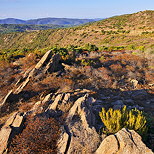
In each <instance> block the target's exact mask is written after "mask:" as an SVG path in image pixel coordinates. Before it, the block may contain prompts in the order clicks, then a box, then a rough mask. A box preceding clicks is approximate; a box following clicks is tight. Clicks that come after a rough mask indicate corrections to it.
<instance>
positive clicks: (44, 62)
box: [0, 50, 60, 108]
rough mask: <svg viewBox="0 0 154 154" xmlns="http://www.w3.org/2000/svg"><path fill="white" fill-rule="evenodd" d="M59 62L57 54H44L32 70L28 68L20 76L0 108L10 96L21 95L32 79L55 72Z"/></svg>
mask: <svg viewBox="0 0 154 154" xmlns="http://www.w3.org/2000/svg"><path fill="white" fill-rule="evenodd" d="M59 60H60V55H59V54H55V55H52V51H51V50H49V51H48V52H46V54H45V55H44V56H43V57H42V58H41V60H40V61H39V62H38V63H37V64H36V66H35V67H34V68H29V69H28V70H27V71H26V72H25V73H24V74H23V76H21V78H20V79H19V80H18V81H17V83H16V84H15V86H17V88H14V89H13V90H10V91H9V92H8V94H7V95H6V96H5V98H4V99H3V101H2V103H0V108H1V107H2V106H3V105H4V104H5V103H6V102H7V101H8V100H9V98H10V96H12V95H14V94H15V95H17V94H19V93H21V92H22V91H23V89H24V88H25V87H26V85H27V84H28V83H29V82H30V80H31V79H32V78H33V79H35V78H38V76H39V78H40V77H42V76H43V75H44V74H46V73H47V72H50V73H52V72H54V71H55V70H57V68H58V65H59Z"/></svg>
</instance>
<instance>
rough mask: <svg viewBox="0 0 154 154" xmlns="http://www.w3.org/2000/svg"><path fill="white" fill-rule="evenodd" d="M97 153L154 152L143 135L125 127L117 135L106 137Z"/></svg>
mask: <svg viewBox="0 0 154 154" xmlns="http://www.w3.org/2000/svg"><path fill="white" fill-rule="evenodd" d="M95 153H96V154H115V153H116V154H153V152H152V151H151V150H150V149H149V148H147V147H146V145H145V144H144V143H143V142H142V140H141V137H140V136H139V135H138V134H137V133H136V132H135V131H134V130H127V129H125V128H123V129H122V130H120V131H119V132H118V133H116V134H115V135H110V136H108V137H106V138H105V139H104V140H103V141H102V143H101V144H100V146H99V148H98V149H97V150H96V152H95Z"/></svg>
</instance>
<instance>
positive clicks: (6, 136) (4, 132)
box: [0, 126, 12, 154]
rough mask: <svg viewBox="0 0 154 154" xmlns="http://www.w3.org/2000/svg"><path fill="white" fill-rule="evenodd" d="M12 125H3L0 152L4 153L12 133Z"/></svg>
mask: <svg viewBox="0 0 154 154" xmlns="http://www.w3.org/2000/svg"><path fill="white" fill-rule="evenodd" d="M11 131H12V129H11V127H10V126H8V127H2V128H1V131H0V154H3V153H4V152H5V150H6V149H7V146H8V141H9V137H10V135H11Z"/></svg>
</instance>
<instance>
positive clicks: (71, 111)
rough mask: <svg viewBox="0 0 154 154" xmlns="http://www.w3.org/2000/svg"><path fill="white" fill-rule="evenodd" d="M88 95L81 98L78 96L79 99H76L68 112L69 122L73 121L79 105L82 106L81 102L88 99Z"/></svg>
mask: <svg viewBox="0 0 154 154" xmlns="http://www.w3.org/2000/svg"><path fill="white" fill-rule="evenodd" d="M86 97H87V95H84V96H83V97H80V98H78V99H77V100H76V101H75V103H74V105H73V106H72V108H71V109H70V111H69V113H68V116H67V122H68V123H69V122H71V120H72V118H73V116H74V115H75V113H76V111H77V109H78V106H80V105H81V103H82V102H84V101H85V100H86Z"/></svg>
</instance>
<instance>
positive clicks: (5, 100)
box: [0, 90, 13, 109]
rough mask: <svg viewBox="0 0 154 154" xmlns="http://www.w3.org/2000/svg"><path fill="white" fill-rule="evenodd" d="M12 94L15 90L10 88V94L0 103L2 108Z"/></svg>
mask: <svg viewBox="0 0 154 154" xmlns="http://www.w3.org/2000/svg"><path fill="white" fill-rule="evenodd" d="M12 94H13V90H10V91H9V92H8V94H7V95H6V96H5V98H4V100H3V102H2V103H0V109H1V107H2V106H3V105H4V104H5V103H6V102H7V101H8V99H9V97H10V96H11V95H12Z"/></svg>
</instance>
